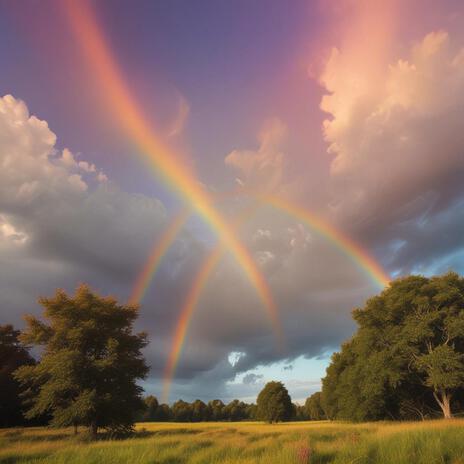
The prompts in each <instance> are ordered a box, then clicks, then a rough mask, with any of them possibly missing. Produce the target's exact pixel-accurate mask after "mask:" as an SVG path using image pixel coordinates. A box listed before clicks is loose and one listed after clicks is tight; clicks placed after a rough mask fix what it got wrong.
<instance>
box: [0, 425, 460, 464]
mask: <svg viewBox="0 0 464 464" xmlns="http://www.w3.org/2000/svg"><path fill="white" fill-rule="evenodd" d="M84 438H85V435H84V434H79V435H78V436H77V437H74V436H73V434H72V430H71V429H60V430H54V429H46V428H30V429H5V430H0V463H5V464H6V463H8V464H13V463H22V464H23V463H28V464H29V463H47V464H48V463H53V464H84V463H85V464H93V463H95V464H97V463H98V464H100V463H101V464H105V463H130V464H155V463H156V464H184V463H185V464H187V463H188V464H209V463H211V464H212V463H217V464H219V463H221V464H230V463H242V464H245V463H246V464H252V463H253V464H261V463H262V464H264V463H266V464H268V463H269V464H273V463H279V464H315V463H321V464H325V463H343V464H346V463H356V464H360V463H366V464H368V463H369V464H370V463H385V464H403V463H404V464H406V463H407V464H413V463H414V464H416V463H417V464H433V463H448V464H464V420H451V421H433V422H420V423H418V422H416V423H369V424H347V423H340V422H338V423H337V422H299V423H297V422H294V423H285V424H277V425H268V424H262V423H256V422H240V423H234V422H231V423H197V424H179V423H175V424H174V423H150V424H139V425H138V427H137V434H136V435H135V436H134V437H133V438H130V439H126V440H119V441H97V442H87V441H85V439H84Z"/></svg>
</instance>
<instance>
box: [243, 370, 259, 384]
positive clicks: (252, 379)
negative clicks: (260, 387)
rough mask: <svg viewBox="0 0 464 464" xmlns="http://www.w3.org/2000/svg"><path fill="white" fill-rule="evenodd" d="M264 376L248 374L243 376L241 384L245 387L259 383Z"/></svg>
mask: <svg viewBox="0 0 464 464" xmlns="http://www.w3.org/2000/svg"><path fill="white" fill-rule="evenodd" d="M263 377H264V376H263V375H261V374H254V373H253V372H250V373H249V374H246V375H244V376H243V380H242V382H243V383H244V384H245V385H254V384H255V383H257V382H258V381H260V380H261V379H262V378H263Z"/></svg>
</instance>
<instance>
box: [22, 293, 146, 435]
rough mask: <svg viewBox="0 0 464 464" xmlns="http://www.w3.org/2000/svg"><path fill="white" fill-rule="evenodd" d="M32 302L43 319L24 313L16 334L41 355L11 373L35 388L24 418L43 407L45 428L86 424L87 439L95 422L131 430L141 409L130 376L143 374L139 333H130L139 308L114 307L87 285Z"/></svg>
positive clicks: (143, 337) (135, 377) (115, 429)
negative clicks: (71, 293)
mask: <svg viewBox="0 0 464 464" xmlns="http://www.w3.org/2000/svg"><path fill="white" fill-rule="evenodd" d="M39 303H40V304H41V305H42V306H43V308H44V313H43V316H44V317H43V319H42V320H41V319H38V318H36V317H33V316H26V318H25V320H26V323H27V329H26V330H25V332H24V333H23V334H22V336H21V339H22V341H23V342H25V343H28V344H32V345H39V346H42V347H43V354H42V358H41V360H40V362H39V363H37V364H36V365H29V366H22V367H20V368H19V369H18V370H17V372H16V378H17V379H18V380H19V381H20V382H21V383H22V384H23V385H25V386H27V387H28V392H29V393H32V392H33V391H34V393H35V394H33V395H31V396H30V407H29V409H28V411H27V413H26V415H27V417H35V416H37V415H41V414H43V413H45V412H47V413H50V414H51V416H52V420H51V423H52V425H56V426H67V425H72V424H74V425H77V424H81V425H85V426H88V427H89V429H90V433H91V434H92V435H93V436H95V435H96V433H97V430H98V428H99V427H104V428H106V429H109V430H110V431H112V432H118V433H119V432H125V431H128V430H130V429H131V427H132V425H133V422H134V418H135V413H136V411H137V410H139V409H141V408H142V407H143V403H142V401H141V396H140V395H141V392H142V388H141V387H140V386H138V385H137V383H136V381H137V380H138V379H143V378H144V377H145V376H146V374H147V372H148V368H147V366H146V364H145V361H144V358H143V356H142V354H141V349H142V348H143V347H144V346H145V345H146V344H147V339H146V335H145V333H138V334H134V333H133V324H134V321H135V320H136V318H137V315H138V308H137V307H136V306H132V305H129V306H125V305H119V304H118V303H117V301H116V300H115V299H114V298H111V297H101V296H99V295H98V294H96V293H94V292H92V291H91V290H90V289H89V287H88V286H86V285H81V286H80V287H78V289H77V290H76V293H75V295H74V296H68V295H67V294H66V293H65V292H64V291H63V290H57V291H56V294H55V296H54V297H52V298H40V299H39Z"/></svg>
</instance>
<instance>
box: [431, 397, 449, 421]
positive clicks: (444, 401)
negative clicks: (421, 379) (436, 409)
mask: <svg viewBox="0 0 464 464" xmlns="http://www.w3.org/2000/svg"><path fill="white" fill-rule="evenodd" d="M433 396H434V397H435V400H436V401H437V403H438V404H439V406H440V408H441V410H442V411H443V417H444V418H445V419H451V417H452V414H451V393H447V392H446V391H444V390H440V391H439V392H433Z"/></svg>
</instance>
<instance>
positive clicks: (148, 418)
mask: <svg viewBox="0 0 464 464" xmlns="http://www.w3.org/2000/svg"><path fill="white" fill-rule="evenodd" d="M143 402H144V409H143V411H141V414H140V417H139V420H140V422H153V421H156V417H157V412H158V400H157V399H156V397H154V396H153V395H148V396H147V397H146V398H144V399H143Z"/></svg>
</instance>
